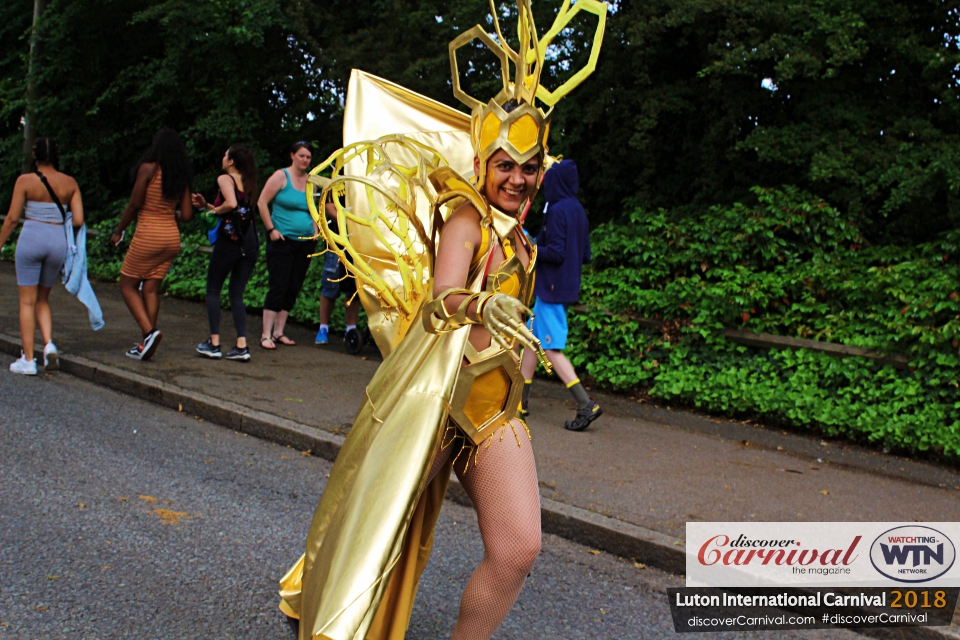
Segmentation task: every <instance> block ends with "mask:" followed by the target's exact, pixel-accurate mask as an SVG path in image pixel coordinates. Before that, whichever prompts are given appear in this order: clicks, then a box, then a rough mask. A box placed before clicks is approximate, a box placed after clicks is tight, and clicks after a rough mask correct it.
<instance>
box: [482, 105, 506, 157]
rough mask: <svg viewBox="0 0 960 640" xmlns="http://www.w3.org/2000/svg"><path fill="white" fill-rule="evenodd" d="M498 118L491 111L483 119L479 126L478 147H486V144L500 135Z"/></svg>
mask: <svg viewBox="0 0 960 640" xmlns="http://www.w3.org/2000/svg"><path fill="white" fill-rule="evenodd" d="M500 124H501V123H500V118H498V117H497V114H495V113H493V112H492V111H491V112H490V113H488V114H487V116H486V117H485V118H484V119H483V124H482V125H481V126H480V148H481V149H486V148H487V146H488V145H489V144H490V143H491V142H493V141H494V140H496V139H497V137H499V135H500Z"/></svg>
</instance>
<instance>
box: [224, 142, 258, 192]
mask: <svg viewBox="0 0 960 640" xmlns="http://www.w3.org/2000/svg"><path fill="white" fill-rule="evenodd" d="M227 160H233V166H234V168H235V169H236V170H237V171H239V172H240V178H241V179H242V180H243V188H244V193H245V194H247V195H248V196H250V202H251V203H254V202H256V201H257V195H258V193H259V190H258V189H257V161H256V159H255V158H254V157H253V152H252V151H250V149H248V148H247V147H245V146H243V145H242V144H234V145H231V146H230V148H229V149H227Z"/></svg>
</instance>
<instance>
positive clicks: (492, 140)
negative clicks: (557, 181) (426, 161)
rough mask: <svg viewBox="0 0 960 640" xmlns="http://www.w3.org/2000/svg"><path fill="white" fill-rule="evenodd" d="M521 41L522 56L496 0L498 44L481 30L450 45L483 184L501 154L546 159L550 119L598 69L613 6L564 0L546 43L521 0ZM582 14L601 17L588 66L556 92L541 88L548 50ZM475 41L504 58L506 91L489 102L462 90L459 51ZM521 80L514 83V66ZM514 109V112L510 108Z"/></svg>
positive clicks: (459, 96) (455, 86) (455, 90)
mask: <svg viewBox="0 0 960 640" xmlns="http://www.w3.org/2000/svg"><path fill="white" fill-rule="evenodd" d="M517 9H518V16H517V35H518V38H519V41H520V47H519V50H518V51H514V50H513V49H512V48H511V47H510V45H509V44H507V40H506V38H504V37H503V33H502V31H501V30H500V20H499V18H498V17H497V8H496V5H495V3H494V0H490V11H491V14H492V15H493V24H494V27H495V30H496V34H497V40H494V39H493V38H492V37H491V36H490V35H489V34H487V32H486V31H485V30H484V29H483V27H481V26H480V25H476V26H475V27H473V28H472V29H470V30H468V31H465V32H464V33H462V34H460V35H459V36H458V37H457V38H455V39H454V40H452V41H451V42H450V68H451V72H452V76H453V94H454V95H455V96H456V97H457V99H458V100H460V101H461V102H462V103H464V104H465V105H467V106H468V107H470V109H471V111H472V123H471V125H472V129H471V134H472V135H471V138H472V140H473V150H474V153H475V154H476V156H477V158H479V159H480V175H479V176H478V178H479V181H480V184H481V185H482V184H483V181H484V177H485V174H486V166H487V160H488V159H489V158H490V156H491V155H493V154H494V153H495V152H496V151H497V150H498V149H503V150H505V151H506V152H507V153H508V154H509V155H510V157H511V158H513V160H515V161H516V162H518V163H521V164H522V163H524V162H526V161H527V160H529V159H530V158H532V157H534V156H537V155H540V154H546V152H547V137H548V135H549V133H550V115H551V114H552V112H553V106H554V105H555V104H557V103H558V102H559V101H560V100H561V99H562V98H563V97H564V96H566V95H567V94H568V93H570V92H571V91H572V90H573V89H575V88H576V87H577V86H578V85H579V84H580V83H581V82H583V81H584V80H585V79H586V78H587V77H588V76H589V75H590V74H591V73H593V71H594V70H595V69H596V66H597V57H598V56H599V55H600V45H601V43H602V42H603V31H604V27H605V26H606V21H607V5H606V4H605V3H603V2H599V1H598V0H574V2H573V3H571V0H562V4H561V5H560V9H559V11H558V12H557V17H556V19H555V20H554V21H553V26H552V27H550V30H549V31H547V33H546V34H544V36H543V37H542V38H538V37H537V27H536V23H535V22H534V19H533V10H532V9H531V8H530V0H517ZM581 11H586V12H587V13H592V14H594V15H596V16H597V29H596V32H595V34H594V39H593V44H592V46H591V48H590V58H589V60H588V61H587V64H586V65H585V66H584V67H583V68H582V69H580V70H579V71H577V73H575V74H574V75H573V76H572V77H570V79H568V80H567V81H566V82H564V83H563V84H562V85H560V86H559V87H558V88H556V89H554V90H553V91H550V90H548V89H547V88H546V87H544V86H543V85H542V84H541V82H540V74H541V71H542V70H543V64H544V60H545V58H546V53H547V48H548V47H549V46H550V44H551V43H552V42H553V39H554V38H555V37H556V36H557V35H558V34H559V33H560V31H561V30H563V28H564V27H566V26H567V24H568V23H569V22H570V20H571V19H572V18H573V17H574V16H575V15H577V14H578V13H579V12H581ZM473 40H480V41H481V42H482V43H483V44H485V45H486V46H487V47H488V48H489V49H490V50H491V51H492V52H493V53H494V54H496V56H497V57H498V58H500V67H501V76H502V79H503V89H502V90H501V91H500V92H499V93H498V94H497V95H496V96H494V97H493V98H492V99H491V100H490V101H489V102H487V103H486V104H484V103H483V102H481V101H480V100H478V99H476V98H474V97H473V96H470V95H468V94H467V93H466V92H465V91H464V90H463V89H462V88H461V87H460V71H459V69H458V66H457V49H459V48H460V47H462V46H464V45H466V44H467V43H469V42H472V41H473ZM511 63H512V64H513V66H514V68H515V69H516V74H515V76H514V79H513V81H512V82H511V81H510V65H511ZM536 100H540V102H542V103H543V104H545V105H547V107H549V109H548V110H547V111H546V112H544V111H543V110H542V109H540V108H539V107H537V106H536V102H535V101H536ZM508 103H510V107H513V108H512V109H511V110H510V111H509V112H508V111H507V110H506V109H505V108H504V105H507V104H508Z"/></svg>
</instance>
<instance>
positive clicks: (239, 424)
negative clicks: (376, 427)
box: [0, 333, 686, 574]
mask: <svg viewBox="0 0 960 640" xmlns="http://www.w3.org/2000/svg"><path fill="white" fill-rule="evenodd" d="M0 351H2V352H4V353H8V354H10V355H13V356H18V355H20V341H19V340H17V339H15V338H13V337H12V336H9V335H6V334H3V333H0ZM60 369H61V371H63V372H64V373H69V374H70V375H73V376H76V377H78V378H82V379H84V380H87V381H89V382H92V383H94V384H97V385H100V386H104V387H107V388H109V389H112V390H114V391H119V392H120V393H124V394H127V395H130V396H133V397H135V398H139V399H141V400H147V401H148V402H152V403H155V404H159V405H162V406H164V407H167V408H170V409H174V410H178V411H182V412H184V413H188V414H190V415H193V416H197V417H199V418H203V419H204V420H208V421H210V422H213V423H216V424H219V425H222V426H224V427H227V428H230V429H233V430H234V431H239V432H241V433H246V434H249V435H251V436H255V437H258V438H261V439H263V440H269V441H271V442H275V443H277V444H282V445H289V446H291V447H294V448H296V449H299V450H301V451H307V450H309V451H310V452H311V453H313V454H315V455H317V456H320V457H321V458H324V459H326V460H330V461H333V460H335V459H336V457H337V454H338V453H339V452H340V447H341V446H342V445H343V441H344V440H345V438H344V437H343V436H339V435H335V434H332V433H328V432H326V431H323V430H321V429H318V428H316V427H311V426H309V425H305V424H303V423H300V422H295V421H293V420H288V419H286V418H281V417H280V416H275V415H273V414H270V413H266V412H263V411H257V410H255V409H251V408H249V407H244V406H242V405H239V404H236V403H233V402H228V401H226V400H220V399H217V398H212V397H210V396H207V395H204V394H201V393H196V392H194V391H188V390H187V389H183V388H181V387H178V386H176V385H173V384H169V383H166V382H161V381H159V380H155V379H153V378H148V377H146V376H142V375H139V374H136V373H133V372H130V371H125V370H123V369H119V368H117V367H112V366H110V365H106V364H103V363H100V362H95V361H93V360H90V359H88V358H84V357H82V356H72V355H65V354H60ZM447 499H449V500H452V501H453V502H456V503H458V504H461V505H464V506H468V507H472V506H473V504H472V503H471V502H470V498H469V497H468V496H467V494H466V491H464V489H463V487H462V486H461V485H460V483H459V482H458V481H457V479H456V478H451V481H450V486H449V488H448V490H447ZM540 519H541V523H542V527H543V532H544V533H550V534H554V535H558V536H560V537H562V538H566V539H568V540H572V541H574V542H577V543H579V544H583V545H586V546H589V547H591V548H593V549H596V550H599V551H605V552H607V553H611V554H613V555H617V556H621V557H623V558H630V559H633V560H635V561H637V562H642V563H644V564H647V565H650V566H652V567H657V568H659V569H663V570H665V571H669V572H671V573H676V574H682V573H684V571H685V566H686V558H685V556H684V547H683V541H682V540H680V539H679V538H673V537H671V536H667V535H665V534H662V533H660V532H657V531H653V530H650V529H645V528H644V527H639V526H637V525H634V524H631V523H628V522H624V521H622V520H617V519H616V518H611V517H609V516H604V515H602V514H599V513H595V512H593V511H588V510H586V509H581V508H579V507H575V506H572V505H568V504H565V503H562V502H558V501H556V500H551V499H549V498H544V497H541V498H540Z"/></svg>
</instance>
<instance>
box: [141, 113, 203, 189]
mask: <svg viewBox="0 0 960 640" xmlns="http://www.w3.org/2000/svg"><path fill="white" fill-rule="evenodd" d="M145 162H156V163H157V164H158V165H160V171H162V172H163V178H162V179H161V189H162V192H163V197H164V198H166V199H168V200H175V199H178V198H179V197H180V196H182V195H183V192H184V191H186V190H187V189H191V188H192V187H193V167H192V166H191V165H190V158H189V157H188V156H187V148H186V147H185V146H184V145H183V140H181V139H180V134H178V133H177V132H176V131H174V130H173V129H170V128H168V127H164V128H163V129H160V131H157V133H156V135H154V136H153V143H151V145H150V147H149V148H148V149H147V150H146V151H145V152H144V154H143V157H142V158H140V161H139V162H137V164H136V165H134V167H133V170H132V171H131V172H130V177H131V178H132V179H136V177H137V171H138V170H139V169H140V165H142V164H143V163H145Z"/></svg>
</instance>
